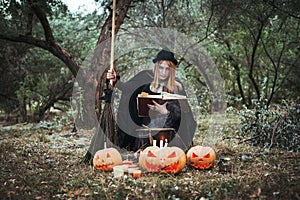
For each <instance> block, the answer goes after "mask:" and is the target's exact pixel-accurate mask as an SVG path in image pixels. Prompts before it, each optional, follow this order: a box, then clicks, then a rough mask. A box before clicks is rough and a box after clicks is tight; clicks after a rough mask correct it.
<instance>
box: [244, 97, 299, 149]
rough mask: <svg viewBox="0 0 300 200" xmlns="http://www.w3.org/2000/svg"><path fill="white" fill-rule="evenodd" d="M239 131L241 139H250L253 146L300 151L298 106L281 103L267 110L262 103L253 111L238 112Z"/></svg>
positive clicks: (245, 109) (256, 105)
mask: <svg viewBox="0 0 300 200" xmlns="http://www.w3.org/2000/svg"><path fill="white" fill-rule="evenodd" d="M238 114H239V118H240V120H241V126H240V131H241V134H242V136H243V137H250V139H248V141H251V143H252V144H254V145H259V146H262V147H264V148H271V147H278V148H281V149H285V150H289V151H297V152H299V150H300V148H299V147H300V134H299V133H300V122H299V119H300V104H299V103H295V102H291V103H288V102H285V101H283V102H282V105H276V106H274V108H272V109H269V108H267V107H266V104H265V103H264V102H262V101H258V102H257V103H255V107H254V109H247V108H246V107H244V109H242V110H240V111H239V113H238Z"/></svg>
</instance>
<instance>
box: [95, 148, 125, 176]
mask: <svg viewBox="0 0 300 200" xmlns="http://www.w3.org/2000/svg"><path fill="white" fill-rule="evenodd" d="M121 164H122V157H121V154H120V153H119V152H118V151H117V150H116V149H114V148H107V149H102V150H99V151H97V152H96V153H95V156H94V159H93V165H94V168H95V169H98V170H103V171H112V170H113V167H114V166H116V165H121Z"/></svg>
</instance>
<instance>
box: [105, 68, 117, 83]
mask: <svg viewBox="0 0 300 200" xmlns="http://www.w3.org/2000/svg"><path fill="white" fill-rule="evenodd" d="M106 78H107V79H108V80H111V81H113V82H116V81H117V75H116V72H115V70H114V69H109V70H108V71H107V74H106Z"/></svg>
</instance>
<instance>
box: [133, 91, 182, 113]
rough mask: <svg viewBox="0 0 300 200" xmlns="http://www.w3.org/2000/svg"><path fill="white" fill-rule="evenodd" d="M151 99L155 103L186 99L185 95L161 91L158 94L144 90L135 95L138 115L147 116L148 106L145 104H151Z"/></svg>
mask: <svg viewBox="0 0 300 200" xmlns="http://www.w3.org/2000/svg"><path fill="white" fill-rule="evenodd" d="M153 100H154V101H155V102H156V103H159V104H161V105H162V104H164V103H165V102H166V101H171V100H185V101H186V100H187V97H186V96H184V95H179V94H170V93H166V92H163V93H161V94H159V95H151V94H148V93H145V92H142V93H141V94H139V95H138V97H137V106H138V115H139V117H145V116H149V107H148V105H147V104H151V105H153Z"/></svg>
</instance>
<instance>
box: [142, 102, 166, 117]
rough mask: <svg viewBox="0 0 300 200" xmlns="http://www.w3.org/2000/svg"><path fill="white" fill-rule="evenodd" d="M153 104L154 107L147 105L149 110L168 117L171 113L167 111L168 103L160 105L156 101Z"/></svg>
mask: <svg viewBox="0 0 300 200" xmlns="http://www.w3.org/2000/svg"><path fill="white" fill-rule="evenodd" d="M152 102H153V105H152V104H147V105H148V108H150V110H153V111H156V112H159V113H160V114H163V115H166V114H168V113H169V111H168V109H167V103H168V102H166V103H164V104H162V105H160V104H159V103H157V102H156V101H152Z"/></svg>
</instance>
